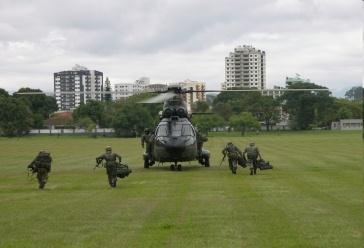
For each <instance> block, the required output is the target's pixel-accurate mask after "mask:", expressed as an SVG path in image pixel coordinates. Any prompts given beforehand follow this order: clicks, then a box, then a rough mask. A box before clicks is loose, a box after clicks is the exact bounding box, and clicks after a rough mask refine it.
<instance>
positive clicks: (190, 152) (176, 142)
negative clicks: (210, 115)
mask: <svg viewBox="0 0 364 248" xmlns="http://www.w3.org/2000/svg"><path fill="white" fill-rule="evenodd" d="M152 154H153V158H154V160H155V161H158V162H175V163H176V162H186V161H192V160H196V157H197V154H198V151H197V140H196V130H195V129H194V127H193V126H192V124H191V122H190V121H189V120H188V119H187V118H179V117H177V116H172V117H170V118H163V119H162V120H161V122H160V123H159V124H158V126H157V129H156V131H155V137H154V142H153V148H152Z"/></svg>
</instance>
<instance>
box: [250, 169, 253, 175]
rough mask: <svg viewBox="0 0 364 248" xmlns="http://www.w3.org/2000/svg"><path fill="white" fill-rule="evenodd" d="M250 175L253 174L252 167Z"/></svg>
mask: <svg viewBox="0 0 364 248" xmlns="http://www.w3.org/2000/svg"><path fill="white" fill-rule="evenodd" d="M250 175H251V176H252V175H253V169H252V168H251V169H250Z"/></svg>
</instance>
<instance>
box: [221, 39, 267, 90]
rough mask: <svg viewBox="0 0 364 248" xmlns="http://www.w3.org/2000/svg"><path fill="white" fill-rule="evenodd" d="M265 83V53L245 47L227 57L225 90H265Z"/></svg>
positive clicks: (237, 49) (235, 50) (238, 48)
mask: <svg viewBox="0 0 364 248" xmlns="http://www.w3.org/2000/svg"><path fill="white" fill-rule="evenodd" d="M265 81H266V69H265V51H261V50H258V49H256V48H254V47H252V46H247V45H244V46H238V47H236V48H235V49H234V52H231V53H230V54H229V56H228V57H225V82H224V83H223V84H222V89H223V90H228V89H232V88H235V87H238V88H256V89H265Z"/></svg>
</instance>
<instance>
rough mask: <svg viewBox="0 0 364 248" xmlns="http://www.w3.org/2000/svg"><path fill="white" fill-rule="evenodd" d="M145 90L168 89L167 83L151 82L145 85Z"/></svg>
mask: <svg viewBox="0 0 364 248" xmlns="http://www.w3.org/2000/svg"><path fill="white" fill-rule="evenodd" d="M144 89H145V91H147V92H158V91H165V90H167V89H168V85H167V84H149V85H147V86H145V87H144Z"/></svg>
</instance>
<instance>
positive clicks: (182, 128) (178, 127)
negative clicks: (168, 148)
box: [171, 124, 195, 136]
mask: <svg viewBox="0 0 364 248" xmlns="http://www.w3.org/2000/svg"><path fill="white" fill-rule="evenodd" d="M171 132H172V133H171V135H172V136H195V134H194V132H193V130H192V127H191V126H190V125H183V124H175V125H172V127H171Z"/></svg>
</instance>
